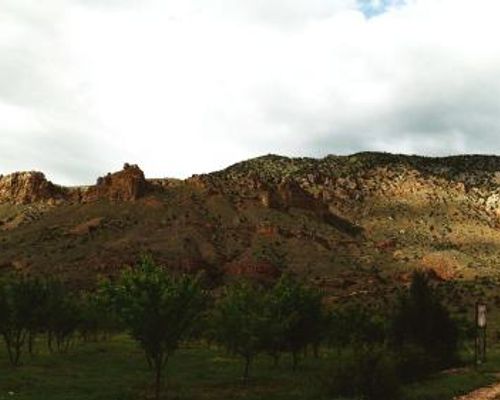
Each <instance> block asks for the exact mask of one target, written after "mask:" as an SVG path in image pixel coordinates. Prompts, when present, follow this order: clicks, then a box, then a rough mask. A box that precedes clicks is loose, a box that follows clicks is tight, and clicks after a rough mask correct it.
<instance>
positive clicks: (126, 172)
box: [0, 164, 150, 204]
mask: <svg viewBox="0 0 500 400" xmlns="http://www.w3.org/2000/svg"><path fill="white" fill-rule="evenodd" d="M149 188H150V184H149V183H148V182H147V180H146V178H145V177H144V173H143V172H142V170H141V169H140V168H139V167H138V166H137V165H130V164H125V165H124V167H123V170H121V171H118V172H115V173H113V174H111V173H109V174H107V175H106V176H104V177H101V178H99V179H97V183H96V184H95V185H94V186H88V187H76V188H66V187H62V186H57V185H54V184H53V183H52V182H50V181H49V180H47V178H46V177H45V175H44V174H43V173H42V172H37V171H30V172H16V173H13V174H10V175H6V176H2V175H0V204H1V203H10V204H33V203H45V204H54V203H57V202H71V203H89V202H93V201H97V200H110V201H135V200H137V199H139V198H141V197H143V196H144V195H145V194H146V192H147V191H148V189H149Z"/></svg>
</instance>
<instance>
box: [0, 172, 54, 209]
mask: <svg viewBox="0 0 500 400" xmlns="http://www.w3.org/2000/svg"><path fill="white" fill-rule="evenodd" d="M61 197H63V189H62V188H60V187H58V186H56V185H54V184H53V183H52V182H50V181H48V180H47V178H46V177H45V175H44V174H43V173H42V172H37V171H29V172H15V173H13V174H10V175H5V176H2V175H0V203H13V204H29V203H36V202H41V201H49V200H57V199H59V198H61Z"/></svg>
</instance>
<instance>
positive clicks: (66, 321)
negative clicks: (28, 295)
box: [44, 279, 81, 352]
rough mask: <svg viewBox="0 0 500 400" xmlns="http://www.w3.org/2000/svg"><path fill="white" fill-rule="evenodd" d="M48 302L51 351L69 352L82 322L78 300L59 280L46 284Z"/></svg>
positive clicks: (49, 345)
mask: <svg viewBox="0 0 500 400" xmlns="http://www.w3.org/2000/svg"><path fill="white" fill-rule="evenodd" d="M46 285H47V290H48V300H47V302H46V306H45V310H44V319H45V329H46V331H47V344H48V347H49V350H50V351H51V352H52V351H54V343H55V346H56V349H57V351H58V352H65V351H67V350H68V348H69V345H70V343H71V340H72V339H73V337H74V334H75V333H76V332H77V329H78V326H79V325H80V321H81V311H80V306H79V303H78V299H77V297H76V296H75V295H73V294H72V293H71V292H70V291H69V290H68V288H67V287H66V286H65V285H64V284H63V283H62V282H61V281H59V280H52V279H51V280H48V281H47V282H46Z"/></svg>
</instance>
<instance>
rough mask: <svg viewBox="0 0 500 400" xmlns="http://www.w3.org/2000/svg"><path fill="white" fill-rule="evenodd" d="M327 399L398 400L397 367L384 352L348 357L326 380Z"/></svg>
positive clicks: (333, 368) (345, 356)
mask: <svg viewBox="0 0 500 400" xmlns="http://www.w3.org/2000/svg"><path fill="white" fill-rule="evenodd" d="M322 383H323V385H322V387H323V390H324V392H325V393H324V394H325V395H327V396H333V397H337V396H341V397H348V398H356V399H364V400H397V399H399V398H400V381H399V378H398V374H397V373H396V363H395V362H394V360H393V358H392V357H391V356H390V354H389V353H388V352H387V351H386V349H384V348H379V349H371V350H363V351H359V352H356V353H350V354H348V353H344V354H343V355H342V356H341V357H340V358H338V359H337V361H336V362H335V364H334V365H332V368H331V369H330V370H329V371H328V373H327V374H326V375H324V376H323V378H322Z"/></svg>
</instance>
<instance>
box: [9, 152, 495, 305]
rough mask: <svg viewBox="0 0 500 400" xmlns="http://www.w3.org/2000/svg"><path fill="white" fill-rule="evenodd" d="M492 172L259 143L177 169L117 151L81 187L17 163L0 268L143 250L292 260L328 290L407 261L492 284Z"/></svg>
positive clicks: (270, 265) (216, 261)
mask: <svg viewBox="0 0 500 400" xmlns="http://www.w3.org/2000/svg"><path fill="white" fill-rule="evenodd" d="M499 184H500V157H496V156H457V157H447V158H428V157H418V156H403V155H392V154H381V153H360V154H355V155H352V156H328V157H325V158H323V159H312V158H287V157H280V156H275V155H269V156H264V157H259V158H256V159H252V160H248V161H244V162H241V163H238V164H235V165H233V166H230V167H229V168H227V169H225V170H222V171H218V172H214V173H211V174H206V175H196V176H193V177H191V178H189V179H186V180H173V179H155V180H147V179H145V177H144V174H143V173H142V171H141V170H140V169H139V167H138V166H136V165H125V167H124V169H123V170H122V171H119V172H116V173H114V174H108V175H106V176H105V177H102V178H99V179H98V180H97V182H96V184H95V185H94V186H89V187H79V188H65V187H60V186H57V185H54V184H52V183H51V182H48V181H47V180H46V179H45V177H44V175H43V174H42V173H39V172H27V173H17V174H13V175H8V176H0V268H2V269H3V270H11V269H19V270H23V271H27V272H31V273H41V274H47V273H56V274H61V275H62V276H64V277H67V278H68V279H71V280H74V281H75V282H79V283H80V284H82V285H89V284H92V282H94V281H95V277H96V276H97V275H98V274H106V275H108V274H114V273H115V272H116V271H117V270H119V269H120V268H121V267H122V266H123V265H124V264H127V263H132V262H134V260H135V259H136V258H137V255H138V254H139V253H140V252H144V251H146V252H150V253H152V254H153V255H154V256H155V257H156V258H157V259H158V260H160V261H161V262H164V263H165V264H167V265H169V266H170V267H171V268H173V269H176V270H185V271H197V270H204V271H206V273H207V275H208V276H209V277H210V278H211V279H212V280H213V281H214V282H221V281H223V280H225V279H228V278H229V277H231V276H235V275H248V276H252V277H255V278H257V279H263V280H266V279H273V278H274V277H276V276H279V274H280V273H282V272H283V271H285V270H289V271H293V272H295V273H297V274H300V275H303V276H305V277H307V279H310V280H311V281H312V282H314V283H315V284H317V285H320V286H322V287H324V288H325V289H326V290H328V291H330V292H332V293H338V294H339V296H352V295H356V294H363V293H375V294H376V293H377V291H378V290H385V291H390V290H392V287H393V285H395V284H397V283H400V282H405V280H406V279H407V277H408V272H409V271H411V270H412V269H413V268H415V267H422V268H427V269H429V270H431V271H432V274H433V275H434V276H435V278H436V279H437V280H442V281H447V280H451V279H453V280H459V281H460V280H461V281H463V282H470V281H475V282H477V281H481V282H483V281H484V282H487V285H494V284H495V283H494V282H496V280H497V278H498V277H499V276H500V267H499V265H500V264H499V262H500V257H499V250H500V189H499V188H500V185H499ZM492 282H493V283H492ZM499 301H500V299H499Z"/></svg>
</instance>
